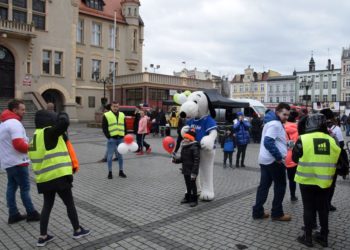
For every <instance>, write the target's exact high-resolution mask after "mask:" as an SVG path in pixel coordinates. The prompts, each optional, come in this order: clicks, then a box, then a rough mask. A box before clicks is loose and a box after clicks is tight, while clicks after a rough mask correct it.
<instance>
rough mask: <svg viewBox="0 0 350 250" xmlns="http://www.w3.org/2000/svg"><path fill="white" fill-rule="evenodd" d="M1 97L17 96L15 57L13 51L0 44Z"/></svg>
mask: <svg viewBox="0 0 350 250" xmlns="http://www.w3.org/2000/svg"><path fill="white" fill-rule="evenodd" d="M0 76H1V77H0V97H6V98H13V97H14V96H15V58H14V56H13V54H12V53H11V51H9V50H8V49H7V48H5V47H3V46H1V45H0Z"/></svg>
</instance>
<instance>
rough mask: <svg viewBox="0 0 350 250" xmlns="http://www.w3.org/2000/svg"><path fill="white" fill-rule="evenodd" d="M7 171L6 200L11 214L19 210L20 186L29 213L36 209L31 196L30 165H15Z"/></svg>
mask: <svg viewBox="0 0 350 250" xmlns="http://www.w3.org/2000/svg"><path fill="white" fill-rule="evenodd" d="M6 172H7V191H6V200H7V207H8V208H9V215H10V216H13V215H16V214H17V213H19V212H18V208H17V204H16V191H17V189H18V187H19V189H20V193H21V199H22V202H23V205H24V207H25V208H26V211H27V214H31V213H33V212H34V211H35V209H34V206H33V203H32V200H31V198H30V194H29V193H30V183H29V172H28V167H21V166H14V167H10V168H7V169H6Z"/></svg>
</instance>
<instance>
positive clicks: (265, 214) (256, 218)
mask: <svg viewBox="0 0 350 250" xmlns="http://www.w3.org/2000/svg"><path fill="white" fill-rule="evenodd" d="M269 217H270V214H268V213H265V212H264V214H263V216H261V217H254V216H253V219H254V220H260V219H267V218H269Z"/></svg>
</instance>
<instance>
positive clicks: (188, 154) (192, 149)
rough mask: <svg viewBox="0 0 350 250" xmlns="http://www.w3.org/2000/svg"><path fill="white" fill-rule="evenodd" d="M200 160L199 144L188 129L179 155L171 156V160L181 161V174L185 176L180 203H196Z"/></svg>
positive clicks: (193, 204)
mask: <svg viewBox="0 0 350 250" xmlns="http://www.w3.org/2000/svg"><path fill="white" fill-rule="evenodd" d="M199 161H200V145H199V143H198V142H197V141H196V132H195V131H194V130H190V131H188V132H187V133H185V134H184V136H183V141H182V143H181V155H180V157H176V156H173V160H172V162H173V163H175V164H179V163H182V174H183V175H184V178H185V183H186V188H187V192H186V194H185V198H183V199H182V200H181V204H185V203H190V207H195V206H197V205H198V196H197V186H196V178H197V175H198V169H199Z"/></svg>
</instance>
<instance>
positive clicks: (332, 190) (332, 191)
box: [328, 174, 338, 207]
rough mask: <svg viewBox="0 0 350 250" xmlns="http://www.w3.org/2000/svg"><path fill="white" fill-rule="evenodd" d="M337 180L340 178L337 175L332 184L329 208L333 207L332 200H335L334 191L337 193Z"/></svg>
mask: <svg viewBox="0 0 350 250" xmlns="http://www.w3.org/2000/svg"><path fill="white" fill-rule="evenodd" d="M337 178H338V175H337V174H335V175H334V176H333V182H332V186H331V187H330V188H329V189H330V190H329V200H328V205H329V207H331V205H332V199H333V195H334V191H335V185H336V182H337Z"/></svg>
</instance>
